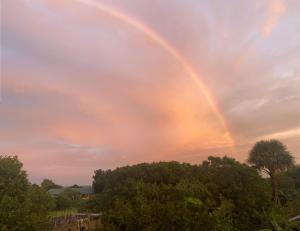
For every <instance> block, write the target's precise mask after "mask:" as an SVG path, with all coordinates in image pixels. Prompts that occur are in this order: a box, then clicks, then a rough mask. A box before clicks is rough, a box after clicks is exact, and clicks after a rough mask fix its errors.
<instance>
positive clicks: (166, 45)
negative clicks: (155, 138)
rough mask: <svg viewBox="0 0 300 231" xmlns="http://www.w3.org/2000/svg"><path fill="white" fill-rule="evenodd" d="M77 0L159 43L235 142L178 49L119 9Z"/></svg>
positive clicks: (230, 138)
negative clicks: (191, 81) (180, 67)
mask: <svg viewBox="0 0 300 231" xmlns="http://www.w3.org/2000/svg"><path fill="white" fill-rule="evenodd" d="M75 1H77V2H80V3H82V4H85V5H87V6H90V7H94V8H96V9H98V10H100V11H102V12H103V13H106V14H108V15H110V16H112V17H114V18H116V19H118V20H120V21H122V22H125V23H127V24H129V25H131V26H132V27H134V28H135V29H136V30H138V31H140V32H142V33H143V34H145V35H146V36H147V37H149V38H151V40H153V41H154V42H156V43H157V44H158V45H160V46H161V47H162V48H163V49H164V50H166V51H167V52H168V53H169V54H170V55H172V56H173V57H174V58H175V59H176V60H177V61H178V62H179V63H180V64H181V65H182V67H183V68H184V69H185V71H186V72H187V73H188V76H189V77H190V78H191V79H192V80H193V81H194V82H195V84H196V85H197V86H198V87H199V89H200V91H201V92H202V94H203V95H204V97H205V99H206V100H207V102H208V104H209V106H210V108H211V109H212V110H213V112H214V113H215V115H216V116H217V118H218V120H219V121H220V122H221V124H222V126H223V128H224V129H225V131H226V137H227V138H228V141H229V143H230V146H232V147H234V146H235V142H234V139H233V138H232V135H231V134H230V132H229V129H228V127H227V124H226V122H225V119H224V117H223V116H222V114H221V112H220V110H219V109H218V107H217V104H216V103H215V100H214V98H213V97H212V96H211V94H210V93H209V91H208V90H207V88H206V87H205V85H204V83H203V82H202V81H201V80H200V78H199V76H198V75H197V73H196V72H195V71H194V70H193V68H192V66H191V65H190V64H189V63H188V62H187V61H186V60H185V58H184V57H183V56H182V55H181V54H180V52H179V51H177V50H176V49H175V48H174V47H173V46H172V45H171V44H170V43H169V42H168V41H167V40H165V39H164V38H163V37H162V36H160V35H159V34H158V33H157V32H155V31H154V30H153V29H151V28H149V27H147V26H146V25H145V24H143V23H142V22H140V21H138V20H137V19H135V18H133V17H131V16H128V15H126V14H125V13H123V12H121V11H120V10H116V9H114V8H112V7H110V6H107V5H105V4H103V3H100V2H97V1H95V0H75Z"/></svg>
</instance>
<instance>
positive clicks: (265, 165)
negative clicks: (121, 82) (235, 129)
mask: <svg viewBox="0 0 300 231" xmlns="http://www.w3.org/2000/svg"><path fill="white" fill-rule="evenodd" d="M248 162H249V163H250V164H252V165H253V166H254V167H255V168H256V169H258V170H259V171H262V172H264V173H266V174H267V175H269V177H270V181H271V186H272V196H273V200H274V202H275V203H276V204H278V203H279V197H278V182H277V174H278V173H280V172H282V171H285V170H287V169H288V168H289V167H290V166H292V165H293V164H294V158H293V156H292V155H291V154H290V152H289V151H287V148H286V146H285V145H284V144H283V143H281V142H280V141H278V140H262V141H259V142H257V143H256V144H255V145H254V147H253V148H252V149H251V151H250V154H249V159H248Z"/></svg>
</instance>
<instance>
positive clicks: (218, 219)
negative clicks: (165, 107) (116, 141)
mask: <svg viewBox="0 0 300 231" xmlns="http://www.w3.org/2000/svg"><path fill="white" fill-rule="evenodd" d="M274 142H275V141H266V142H264V143H262V142H260V143H257V144H256V145H255V146H254V148H253V149H252V151H251V152H250V156H249V160H250V161H249V162H250V163H251V165H247V164H242V163H240V162H238V161H236V160H234V159H232V158H229V157H222V158H221V157H209V158H208V159H207V160H206V161H204V162H203V163H201V164H199V165H191V164H186V163H178V162H160V163H148V164H147V163H142V164H138V165H134V166H126V167H121V168H117V169H115V170H106V171H104V170H96V171H95V175H94V182H93V187H94V190H95V192H96V194H95V195H94V196H93V197H92V198H90V199H89V200H88V201H83V200H82V199H81V198H80V196H79V195H78V194H77V193H76V192H74V191H72V190H68V189H67V190H65V191H63V192H62V193H61V194H60V195H59V196H58V197H56V198H55V199H54V198H52V197H50V195H49V194H47V193H46V190H49V189H53V188H59V187H60V186H59V185H56V184H55V183H54V182H52V181H51V180H44V181H43V182H42V187H39V186H37V185H32V184H30V183H29V182H28V179H27V175H26V173H25V172H24V171H23V170H22V164H21V163H20V162H19V161H18V159H17V158H16V157H5V156H3V157H1V158H0V230H1V231H2V230H13V231H14V230H21V231H22V230H47V229H48V228H49V222H48V221H49V216H50V214H52V216H53V214H59V213H64V212H63V211H65V210H68V211H70V209H72V208H77V209H79V210H82V211H89V212H91V211H92V212H97V213H102V214H103V216H102V223H103V226H102V228H101V230H116V231H117V230H124V231H125V230H126V231H127V230H128V231H135V230H136V231H140V230H147V231H152V230H153V231H156V230H159V231H164V230H168V231H169V230H174V231H175V230H180V231H181V230H203V231H206V230H207V231H221V230H222V231H240V230H244V231H255V230H257V231H259V230H260V231H262V230H265V231H267V230H273V231H274V230H275V231H295V230H300V225H299V223H297V222H296V221H294V222H289V221H288V219H289V218H291V217H294V216H296V215H299V214H300V166H294V165H293V158H292V155H291V154H290V153H288V152H287V151H286V148H285V146H284V145H283V144H281V143H280V142H279V141H276V142H275V143H276V145H277V147H279V146H280V147H281V148H279V149H278V148H276V145H275V148H274ZM278 142H279V143H278ZM260 144H263V146H260ZM278 144H279V146H278ZM261 147H263V148H261ZM282 150H283V151H282ZM286 155H288V157H287V156H286ZM287 159H288V161H286V160H287ZM282 160H284V163H282V162H281V161H282ZM266 169H267V170H268V171H269V172H271V171H273V173H272V174H273V177H274V178H272V180H270V177H268V178H266V177H263V176H264V175H262V174H261V170H266ZM274 185H275V186H276V188H275V190H276V191H275V192H274ZM54 210H59V211H61V212H59V213H54V212H53V211H54ZM72 211H73V210H72Z"/></svg>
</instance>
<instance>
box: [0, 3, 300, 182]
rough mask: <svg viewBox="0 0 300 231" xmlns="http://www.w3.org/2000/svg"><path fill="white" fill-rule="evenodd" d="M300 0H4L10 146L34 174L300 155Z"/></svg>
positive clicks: (1, 126) (6, 143)
mask: <svg viewBox="0 0 300 231" xmlns="http://www.w3.org/2000/svg"><path fill="white" fill-rule="evenodd" d="M299 12H300V1H298V0H253V1H247V0H242V1H241V0H228V1H223V0H186V1H182V0H160V1H159V0H152V1H147V0H122V1H121V0H1V99H0V100H1V102H0V152H1V154H3V155H17V156H18V157H19V159H20V160H21V161H22V162H23V164H24V169H25V170H26V171H27V173H28V174H29V178H30V180H31V181H32V182H40V181H41V180H42V179H44V178H50V179H52V180H54V181H55V182H57V183H59V184H64V185H71V184H74V183H77V184H90V183H91V181H92V175H93V172H94V170H96V169H109V168H116V167H120V166H124V165H131V164H136V163H140V162H153V161H169V160H176V161H180V162H190V163H194V164H199V163H201V162H202V161H203V160H205V159H206V158H207V157H208V156H209V155H216V156H223V155H228V156H231V157H233V158H236V159H237V160H239V161H242V162H244V161H246V160H247V156H248V153H249V150H250V149H251V147H252V146H253V145H254V143H255V142H256V141H258V140H261V139H279V140H281V141H282V142H284V143H285V144H286V145H287V148H288V150H289V151H290V152H291V153H292V154H293V155H294V156H295V160H296V162H297V163H300V43H299V41H300V14H299Z"/></svg>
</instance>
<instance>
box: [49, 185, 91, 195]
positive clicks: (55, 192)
mask: <svg viewBox="0 0 300 231" xmlns="http://www.w3.org/2000/svg"><path fill="white" fill-rule="evenodd" d="M66 189H71V190H73V191H75V192H79V193H80V194H82V195H90V194H93V193H94V190H93V187H92V186H79V187H78V188H70V187H63V188H53V189H50V190H48V193H49V194H50V195H52V196H57V195H59V194H60V193H62V192H63V191H64V190H66Z"/></svg>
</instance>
